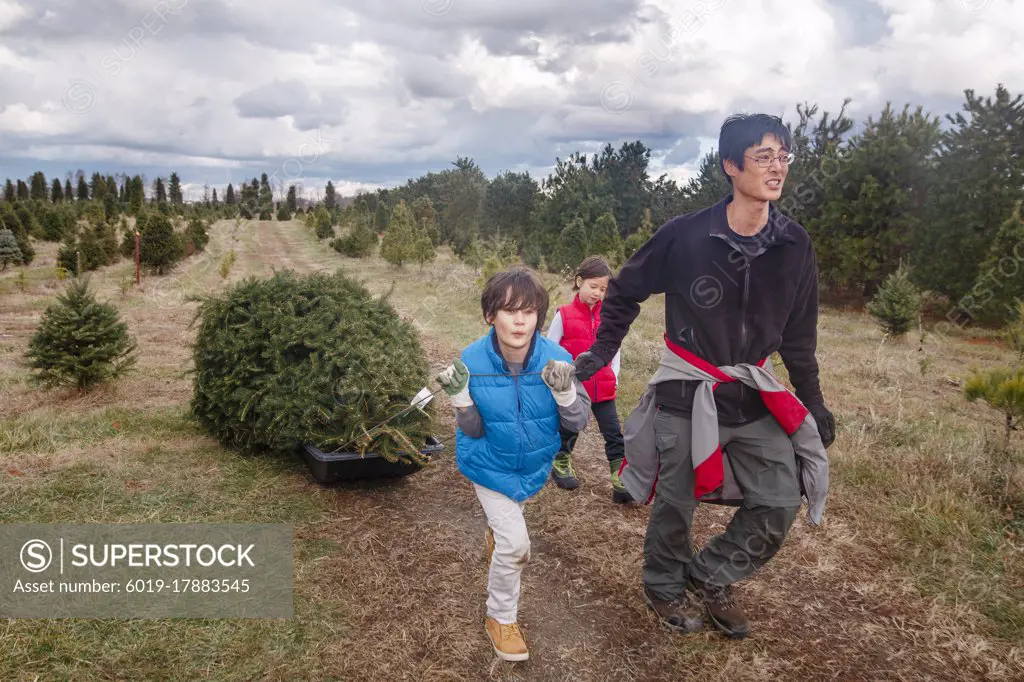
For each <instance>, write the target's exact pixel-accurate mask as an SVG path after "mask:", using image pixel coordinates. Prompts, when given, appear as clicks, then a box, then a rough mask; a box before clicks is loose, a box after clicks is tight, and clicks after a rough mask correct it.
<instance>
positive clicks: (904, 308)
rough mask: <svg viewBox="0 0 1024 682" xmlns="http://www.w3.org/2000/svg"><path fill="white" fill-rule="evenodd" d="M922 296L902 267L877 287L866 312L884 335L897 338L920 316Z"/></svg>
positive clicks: (909, 328)
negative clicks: (876, 322)
mask: <svg viewBox="0 0 1024 682" xmlns="http://www.w3.org/2000/svg"><path fill="white" fill-rule="evenodd" d="M922 305H923V303H922V296H921V292H920V291H919V290H918V288H917V287H916V286H914V283H913V282H912V281H911V280H910V275H909V274H908V272H907V270H906V269H905V268H903V267H901V268H899V269H898V270H896V272H893V273H892V274H890V275H889V276H888V277H887V278H886V280H885V282H884V283H883V284H882V286H881V287H879V289H878V291H877V293H876V294H875V297H874V299H873V300H872V301H871V302H870V303H868V305H867V311H868V313H870V314H871V315H872V316H873V317H874V318H875V319H876V320H877V321H878V324H879V326H880V327H881V328H882V331H884V332H885V333H886V334H888V335H889V336H892V337H899V336H902V335H903V334H906V333H907V332H908V331H910V330H911V329H912V328H913V326H914V324H916V323H917V322H918V319H919V318H920V315H921V308H922Z"/></svg>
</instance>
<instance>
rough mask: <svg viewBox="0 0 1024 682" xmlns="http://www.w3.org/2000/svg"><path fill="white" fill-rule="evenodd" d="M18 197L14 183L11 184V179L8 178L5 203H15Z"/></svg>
mask: <svg viewBox="0 0 1024 682" xmlns="http://www.w3.org/2000/svg"><path fill="white" fill-rule="evenodd" d="M17 197H18V195H17V193H16V191H15V189H14V183H13V182H11V179H10V178H7V182H5V183H4V201H6V202H14V200H15V199H17Z"/></svg>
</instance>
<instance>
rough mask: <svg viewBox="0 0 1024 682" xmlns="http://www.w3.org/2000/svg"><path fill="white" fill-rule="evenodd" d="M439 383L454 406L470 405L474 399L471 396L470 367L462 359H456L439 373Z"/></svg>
mask: <svg viewBox="0 0 1024 682" xmlns="http://www.w3.org/2000/svg"><path fill="white" fill-rule="evenodd" d="M437 383H439V384H441V388H443V389H444V392H445V393H447V394H448V397H449V398H451V401H452V407H470V406H471V405H472V404H473V399H472V398H471V397H470V396H469V368H468V367H466V365H465V363H464V362H462V360H456V361H455V362H454V363H453V364H451V365H448V366H447V367H445V368H444V369H443V370H441V373H440V374H438V375H437Z"/></svg>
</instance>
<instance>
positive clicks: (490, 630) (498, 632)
mask: <svg viewBox="0 0 1024 682" xmlns="http://www.w3.org/2000/svg"><path fill="white" fill-rule="evenodd" d="M484 626H485V628H486V629H487V636H488V637H490V638H491V645H492V646H494V653H496V654H498V658H500V659H501V660H503V661H513V662H515V661H525V660H527V659H528V658H530V652H529V651H528V650H527V649H526V638H525V637H523V633H522V631H521V630H520V629H519V624H518V623H510V624H508V625H505V624H502V623H499V622H498V621H496V620H494V619H493V618H491V617H490V616H488V617H487V619H486V620H485V621H484Z"/></svg>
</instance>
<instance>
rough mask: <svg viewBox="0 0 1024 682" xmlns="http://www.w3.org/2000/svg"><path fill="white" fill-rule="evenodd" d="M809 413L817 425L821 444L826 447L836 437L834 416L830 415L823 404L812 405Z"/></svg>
mask: <svg viewBox="0 0 1024 682" xmlns="http://www.w3.org/2000/svg"><path fill="white" fill-rule="evenodd" d="M810 413H811V416H812V417H814V421H815V423H816V424H817V425H818V435H819V436H821V444H822V445H824V446H825V447H826V448H827V447H828V446H830V445H832V443H833V441H835V439H836V418H835V417H834V416H832V413H831V412H829V411H828V408H827V407H825V406H824V405H814V406H812V407H811V408H810Z"/></svg>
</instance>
